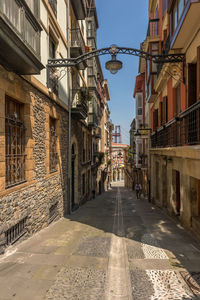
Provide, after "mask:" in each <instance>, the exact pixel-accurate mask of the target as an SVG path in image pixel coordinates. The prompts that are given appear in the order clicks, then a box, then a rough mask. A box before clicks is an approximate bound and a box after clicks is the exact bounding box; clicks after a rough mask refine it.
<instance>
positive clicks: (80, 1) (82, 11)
mask: <svg viewBox="0 0 200 300" xmlns="http://www.w3.org/2000/svg"><path fill="white" fill-rule="evenodd" d="M71 4H72V7H73V10H74V14H75V16H76V19H77V20H84V19H85V18H86V6H85V1H84V0H73V1H71Z"/></svg>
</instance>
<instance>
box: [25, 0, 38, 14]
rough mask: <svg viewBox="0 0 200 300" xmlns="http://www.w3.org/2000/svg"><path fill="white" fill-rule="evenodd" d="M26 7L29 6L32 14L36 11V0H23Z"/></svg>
mask: <svg viewBox="0 0 200 300" xmlns="http://www.w3.org/2000/svg"><path fill="white" fill-rule="evenodd" d="M25 1H26V3H27V5H28V7H29V8H30V10H31V11H32V13H33V14H35V12H36V3H37V1H35V0H25Z"/></svg>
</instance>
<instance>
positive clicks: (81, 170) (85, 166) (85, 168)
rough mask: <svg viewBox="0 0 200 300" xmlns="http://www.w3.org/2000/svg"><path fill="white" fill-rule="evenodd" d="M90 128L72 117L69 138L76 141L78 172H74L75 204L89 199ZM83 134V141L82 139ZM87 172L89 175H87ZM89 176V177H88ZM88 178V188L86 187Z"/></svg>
mask: <svg viewBox="0 0 200 300" xmlns="http://www.w3.org/2000/svg"><path fill="white" fill-rule="evenodd" d="M91 134H92V133H91V130H89V129H88V127H87V126H85V124H84V123H83V122H82V121H80V120H78V119H72V127H71V138H72V141H77V145H76V146H77V149H76V147H75V149H76V160H78V162H77V166H78V168H77V169H78V170H77V171H78V174H75V180H76V182H75V186H76V187H77V188H78V199H77V202H78V203H77V204H78V205H82V204H83V203H85V202H86V201H87V200H90V199H91V159H92V157H91V140H92V138H91ZM84 135H85V141H84ZM84 149H85V157H86V158H85V161H83V150H84ZM88 172H89V173H90V175H89V176H88ZM83 174H85V193H84V194H83V182H82V175H83ZM88 177H89V178H88ZM88 180H89V188H88Z"/></svg>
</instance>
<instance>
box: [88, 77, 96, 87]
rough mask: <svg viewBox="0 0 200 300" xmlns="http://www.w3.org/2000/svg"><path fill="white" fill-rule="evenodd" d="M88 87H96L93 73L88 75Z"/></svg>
mask: <svg viewBox="0 0 200 300" xmlns="http://www.w3.org/2000/svg"><path fill="white" fill-rule="evenodd" d="M88 87H89V88H91V89H97V79H96V76H95V75H88Z"/></svg>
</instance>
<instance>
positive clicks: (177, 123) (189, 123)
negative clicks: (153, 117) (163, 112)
mask: <svg viewBox="0 0 200 300" xmlns="http://www.w3.org/2000/svg"><path fill="white" fill-rule="evenodd" d="M151 142H152V148H165V147H177V146H184V145H196V144H200V101H198V102H196V103H195V104H193V105H192V106H190V107H189V108H188V109H186V110H185V111H184V112H182V113H180V114H179V116H177V117H176V118H174V119H173V120H171V121H170V122H168V123H166V124H165V125H163V126H162V127H161V128H159V129H157V130H156V131H155V132H154V133H153V134H152V135H151Z"/></svg>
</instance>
